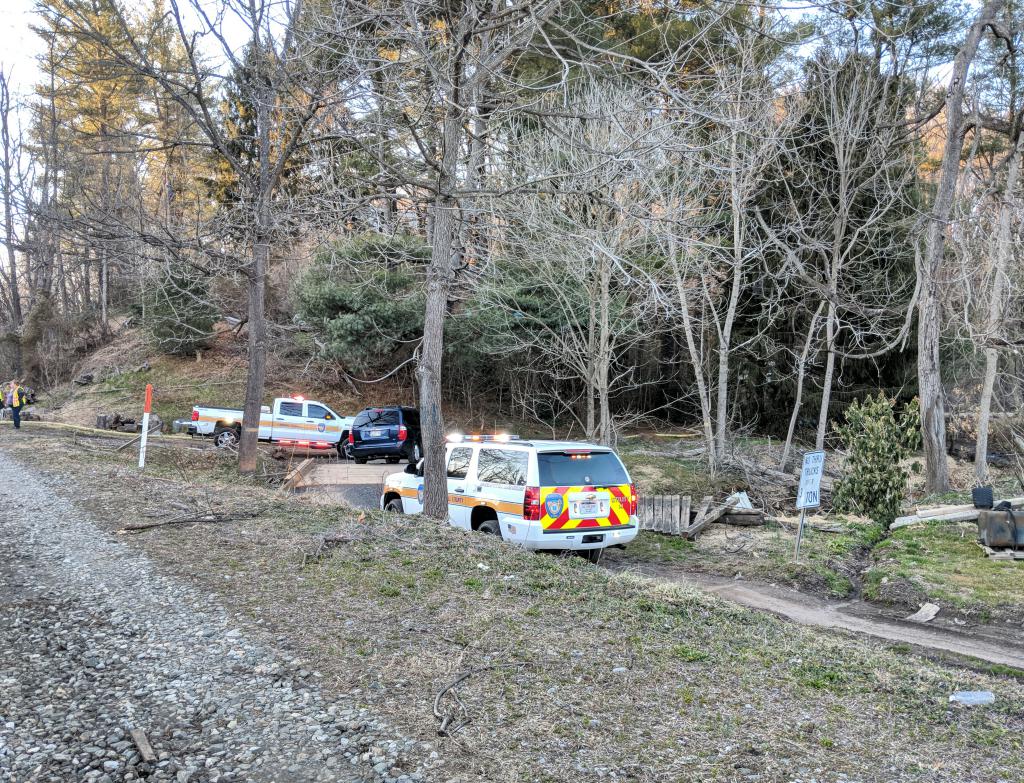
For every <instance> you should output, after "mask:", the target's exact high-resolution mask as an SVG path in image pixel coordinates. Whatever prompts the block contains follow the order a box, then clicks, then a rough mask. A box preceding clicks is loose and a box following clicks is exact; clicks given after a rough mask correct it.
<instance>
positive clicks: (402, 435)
mask: <svg viewBox="0 0 1024 783" xmlns="http://www.w3.org/2000/svg"><path fill="white" fill-rule="evenodd" d="M408 437H409V430H408V429H406V427H405V425H404V424H403V425H402V426H400V427H399V428H398V439H399V440H400V441H402V440H405V439H406V438H408Z"/></svg>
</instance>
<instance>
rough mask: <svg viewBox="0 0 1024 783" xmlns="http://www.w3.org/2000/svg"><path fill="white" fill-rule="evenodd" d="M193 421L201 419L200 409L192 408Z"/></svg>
mask: <svg viewBox="0 0 1024 783" xmlns="http://www.w3.org/2000/svg"><path fill="white" fill-rule="evenodd" d="M192 421H199V411H198V410H196V409H195V408H193V409H192Z"/></svg>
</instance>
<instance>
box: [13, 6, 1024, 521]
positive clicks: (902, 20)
mask: <svg viewBox="0 0 1024 783" xmlns="http://www.w3.org/2000/svg"><path fill="white" fill-rule="evenodd" d="M1022 24H1024V17H1022V16H1021V13H1020V10H1019V9H1018V8H1017V7H1016V6H1014V5H1012V4H1006V3H1003V2H1001V1H1000V0H991V2H989V3H987V4H986V5H985V6H984V7H982V8H980V9H978V8H975V7H971V8H968V7H965V6H961V5H959V4H956V3H953V2H945V1H944V0H929V1H926V2H916V1H914V2H906V3H902V4H893V3H881V2H873V1H872V2H867V3H862V4H856V5H851V4H844V5H841V6H837V5H835V4H822V5H820V7H812V6H808V7H807V8H806V9H805V11H804V12H802V13H799V14H798V13H796V12H794V11H793V10H792V7H790V6H784V5H771V4H761V5H748V4H740V3H711V4H706V3H697V4H691V3H686V2H682V3H668V4H660V5H652V4H650V3H626V4H620V3H593V2H587V1H582V2H581V0H521V2H507V3H499V2H491V0H479V1H475V2H433V1H431V0H411V1H409V2H402V3H396V2H387V1H386V0H385V2H373V3H366V2H361V0H292V1H291V2H289V3H285V2H280V0H254V2H242V0H209V2H206V1H205V0H202V1H201V0H145V1H144V2H143V1H140V2H138V3H130V2H125V1H124V0H41V2H40V3H39V11H38V16H37V33H38V35H39V36H40V37H41V39H42V41H43V43H44V54H43V56H42V59H41V62H40V63H39V67H40V69H41V72H42V74H43V75H44V76H43V79H42V80H41V81H40V83H39V84H37V85H36V86H35V89H34V92H33V94H32V95H31V97H30V98H29V99H27V100H26V101H23V102H19V100H17V99H16V97H15V96H14V93H12V91H11V89H10V76H9V75H10V67H8V68H7V69H6V70H5V71H4V72H3V78H2V80H0V120H2V136H0V142H2V144H0V146H2V149H0V156H2V160H0V164H2V166H0V168H2V183H3V197H4V232H3V234H4V236H3V244H4V245H5V249H6V257H5V258H4V264H3V269H2V275H0V324H2V331H3V342H2V346H0V372H2V373H3V374H4V376H5V377H10V376H19V377H25V378H27V379H28V380H29V382H30V383H31V384H33V385H36V386H38V387H46V386H47V385H51V384H55V383H57V382H59V381H62V380H66V379H67V377H68V375H69V373H70V372H71V369H72V367H73V366H74V365H75V362H76V360H77V359H78V357H80V356H81V355H82V354H83V353H84V352H85V351H88V350H91V349H93V348H95V347H97V346H99V345H102V344H103V343H104V342H105V341H107V340H108V339H109V336H110V324H111V321H112V318H113V317H114V316H115V315H117V316H119V317H123V316H130V317H131V318H132V319H133V320H134V321H135V323H137V324H139V325H141V326H143V327H144V328H145V330H146V332H147V334H148V335H149V339H151V340H152V343H153V345H154V347H155V348H156V349H158V350H160V351H164V352H169V353H180V354H189V353H193V352H195V351H197V350H202V348H203V346H204V344H205V343H206V342H207V341H208V340H209V339H210V338H211V335H212V334H213V327H214V324H215V323H216V322H218V321H220V320H222V319H224V318H225V317H230V318H235V319H238V333H239V335H240V336H241V337H242V338H243V339H245V340H247V346H248V348H247V373H248V376H247V392H246V400H245V424H246V425H247V427H246V428H245V429H243V437H242V443H241V447H240V468H241V470H242V471H243V472H245V471H251V470H253V469H254V467H255V460H256V452H255V429H254V428H253V427H252V426H251V425H252V423H253V422H255V421H256V419H257V418H258V415H259V406H260V404H261V403H262V402H263V398H264V391H265V389H264V384H265V372H266V363H267V356H268V353H271V352H273V353H275V354H280V353H282V352H289V355H293V356H294V357H295V367H296V375H300V374H302V373H306V374H310V373H315V374H316V377H317V378H319V379H322V378H323V377H325V374H324V371H325V370H328V371H329V373H330V375H331V377H333V378H334V379H335V382H336V383H338V384H339V385H345V386H350V387H355V388H359V389H362V390H365V392H364V393H365V394H367V395H368V396H372V388H373V386H372V382H373V381H375V380H378V379H382V378H389V377H393V376H395V375H396V374H403V375H405V376H407V377H413V376H414V377H415V378H416V379H417V383H418V400H416V401H415V402H417V403H418V405H419V406H420V408H421V413H422V419H423V427H424V430H423V434H424V444H425V446H426V475H427V490H426V497H425V504H426V508H427V511H428V513H432V514H434V515H436V516H440V515H443V509H444V504H445V502H446V501H445V496H444V493H443V482H435V481H432V477H438V476H442V475H443V470H444V468H443V448H442V447H441V444H442V443H443V434H444V415H443V403H444V402H445V401H448V402H454V403H459V402H463V401H465V400H469V399H473V400H477V401H479V400H481V399H485V400H487V401H488V404H490V405H492V406H494V408H495V409H496V410H501V411H514V412H516V413H517V414H519V415H526V416H528V417H531V418H534V419H536V420H537V421H539V422H544V423H547V424H549V425H551V426H553V427H557V428H558V429H559V430H560V431H562V432H573V433H575V434H576V435H579V436H584V437H587V438H591V439H596V440H598V441H601V442H608V443H611V442H614V441H615V439H616V437H617V433H618V432H620V431H621V430H622V428H624V427H627V426H629V425H631V424H633V423H636V422H638V421H641V420H654V421H657V420H667V421H672V422H674V423H678V422H689V423H692V424H693V425H694V426H695V427H699V428H700V430H701V432H702V433H703V438H704V441H705V444H704V452H703V453H704V454H705V455H706V458H707V461H708V464H709V467H710V468H711V469H712V472H714V471H715V470H717V469H718V468H719V467H721V466H722V465H723V464H724V462H725V460H726V459H727V457H728V454H729V450H730V440H731V438H732V437H733V436H735V435H736V434H737V433H750V432H758V433H765V434H771V435H773V436H777V437H779V438H782V439H784V440H785V443H786V449H785V453H784V455H783V458H782V461H783V463H784V464H785V462H786V461H787V459H789V458H791V457H792V451H793V450H792V449H791V448H790V444H791V443H792V442H793V441H794V438H800V439H803V440H806V441H807V442H809V443H813V444H815V445H816V446H817V447H821V446H822V445H823V444H826V443H827V442H829V440H830V438H832V437H834V436H833V432H834V431H833V425H834V424H835V423H838V422H839V421H841V420H842V413H843V411H844V410H845V408H846V407H847V406H848V405H849V404H850V403H851V402H853V401H855V400H859V399H862V398H864V397H866V396H867V395H869V394H872V393H876V392H878V391H882V392H884V393H885V394H887V395H888V396H890V397H894V398H896V399H897V401H898V402H899V403H900V404H903V403H908V402H910V400H912V399H913V398H914V397H919V398H920V406H921V407H920V410H921V419H922V434H923V440H924V446H925V455H926V460H927V477H928V487H929V489H930V490H932V491H941V490H943V489H945V488H946V485H947V482H948V479H947V476H946V461H945V452H946V439H947V432H946V428H947V418H948V417H949V415H950V414H952V413H955V414H957V415H958V416H959V419H958V421H966V422H967V424H966V425H964V426H966V428H967V429H968V430H970V432H971V433H972V437H974V438H975V439H976V443H977V448H976V463H977V475H978V479H979V480H984V479H985V477H986V471H987V467H986V466H987V455H988V452H989V449H990V444H989V429H990V424H989V422H990V421H991V419H992V417H993V415H994V414H998V413H1001V412H1007V411H1014V410H1016V409H1017V408H1018V407H1019V402H1020V393H1021V392H1020V383H1019V372H1020V360H1019V358H1018V353H1019V351H1018V348H1019V344H1020V341H1021V338H1022V334H1024V323H1022V319H1021V317H1020V315H1019V312H1020V304H1021V303H1020V294H1019V283H1020V279H1021V274H1022V273H1021V264H1020V257H1019V250H1018V247H1019V244H1020V243H1019V238H1020V237H1019V234H1020V230H1021V226H1022V218H1024V210H1022V204H1021V198H1020V190H1021V184H1020V167H1021V153H1022V149H1021V148H1022V144H1024V142H1022V136H1021V120H1022V112H1024V92H1022V87H1021V84H1022V80H1021V78H1020V77H1021V75H1022V73H1021V68H1019V67H1018V65H1019V63H1018V59H1017V58H1018V45H1019V44H1020V42H1021V38H1022ZM410 402H412V401H411V400H410Z"/></svg>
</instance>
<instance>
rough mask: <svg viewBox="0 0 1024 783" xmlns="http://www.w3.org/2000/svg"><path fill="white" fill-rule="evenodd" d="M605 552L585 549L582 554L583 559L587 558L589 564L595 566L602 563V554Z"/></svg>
mask: <svg viewBox="0 0 1024 783" xmlns="http://www.w3.org/2000/svg"><path fill="white" fill-rule="evenodd" d="M603 552H604V550H603V549H584V550H582V551H580V554H581V555H583V557H585V558H587V562H588V563H593V564H594V565H597V564H598V563H600V562H601V554H602V553H603Z"/></svg>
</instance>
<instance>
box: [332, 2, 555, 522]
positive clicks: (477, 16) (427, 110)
mask: <svg viewBox="0 0 1024 783" xmlns="http://www.w3.org/2000/svg"><path fill="white" fill-rule="evenodd" d="M559 5H560V0H522V1H521V2H518V3H512V4H504V3H495V2H491V0H466V1H463V0H454V1H453V2H447V1H445V0H442V1H440V2H439V1H438V0H411V1H410V2H402V3H384V4H383V5H368V6H365V7H364V9H363V10H362V11H361V12H359V13H361V15H362V18H364V19H367V20H372V21H371V22H369V23H368V24H367V25H366V26H365V27H363V28H360V29H359V30H358V31H354V30H352V29H351V27H350V26H349V23H348V22H347V13H348V9H347V8H346V7H345V6H344V5H343V4H342V3H340V2H336V3H334V9H333V13H332V16H331V18H332V19H333V20H334V22H333V23H334V25H335V26H336V28H338V30H339V32H338V33H337V34H336V35H335V36H334V40H333V41H332V42H331V43H330V46H331V47H332V48H333V49H334V50H338V49H339V48H345V49H346V50H347V51H350V52H352V53H353V56H356V57H358V58H362V59H363V60H364V62H365V64H364V65H362V66H360V67H359V69H358V70H360V71H362V72H364V73H366V74H368V77H367V80H366V83H365V85H366V88H367V92H368V94H367V95H366V98H365V105H366V107H367V108H368V109H370V119H373V118H376V120H377V122H379V123H380V126H379V127H378V128H376V129H375V130H376V133H374V134H373V135H372V136H368V137H367V138H366V141H365V142H364V144H363V146H362V149H363V151H364V152H365V153H366V154H368V155H369V156H371V159H374V160H376V162H377V164H378V166H379V167H380V168H382V169H383V170H385V171H387V172H388V173H389V179H390V180H391V181H393V182H394V183H395V184H396V187H400V188H401V190H402V197H404V198H405V199H408V200H410V201H412V202H414V203H422V204H424V206H425V213H426V217H427V223H428V229H429V230H428V233H429V240H430V244H431V260H430V263H429V264H428V265H427V271H426V282H425V305H424V316H425V317H424V327H423V340H422V343H421V344H420V347H419V355H418V363H417V376H418V379H419V397H420V400H419V404H420V420H421V422H422V428H423V445H424V484H425V489H424V501H423V504H424V512H425V513H426V514H427V515H429V516H432V517H436V518H444V517H445V516H447V513H448V499H447V490H446V480H445V466H444V442H445V432H444V416H443V413H442V401H441V393H442V369H443V358H444V324H445V321H446V319H447V315H448V310H449V301H450V299H451V297H452V295H453V291H454V289H455V287H456V282H457V278H458V277H459V276H460V275H461V276H463V277H464V276H465V273H466V272H467V270H468V269H469V268H470V266H471V262H473V261H474V260H475V259H474V258H473V257H472V256H473V253H474V248H473V246H472V242H471V241H469V240H468V239H467V238H468V237H470V235H471V226H472V225H473V223H474V218H473V212H472V210H473V201H474V198H475V197H476V196H477V195H479V193H480V192H481V188H483V187H484V181H485V179H486V169H487V159H488V156H489V152H488V149H489V146H490V141H489V139H490V136H489V129H490V128H491V127H492V126H493V125H494V124H495V123H496V122H497V121H498V118H499V117H500V115H502V114H504V115H506V116H507V115H508V114H510V113H512V112H514V111H515V110H517V108H519V109H521V108H522V106H523V104H524V102H528V101H530V100H531V98H530V97H529V92H530V91H529V90H528V89H527V88H525V86H523V85H518V84H516V83H515V82H514V81H512V80H511V78H510V77H511V75H512V73H513V71H514V68H515V65H516V60H515V58H516V56H518V55H521V53H522V51H523V50H524V48H526V47H527V46H528V45H529V44H530V43H531V41H532V40H533V39H534V37H535V36H536V35H537V34H538V33H539V32H540V31H541V29H542V28H543V25H544V24H545V22H546V21H547V20H548V19H549V18H550V16H551V15H552V13H553V12H554V11H555V10H556V9H557V8H558V7H559ZM371 127H372V123H371ZM381 136H383V137H385V138H387V139H389V140H390V141H391V142H392V143H391V144H390V145H388V148H387V152H386V153H384V152H383V151H382V145H381V144H380V137H381Z"/></svg>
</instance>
